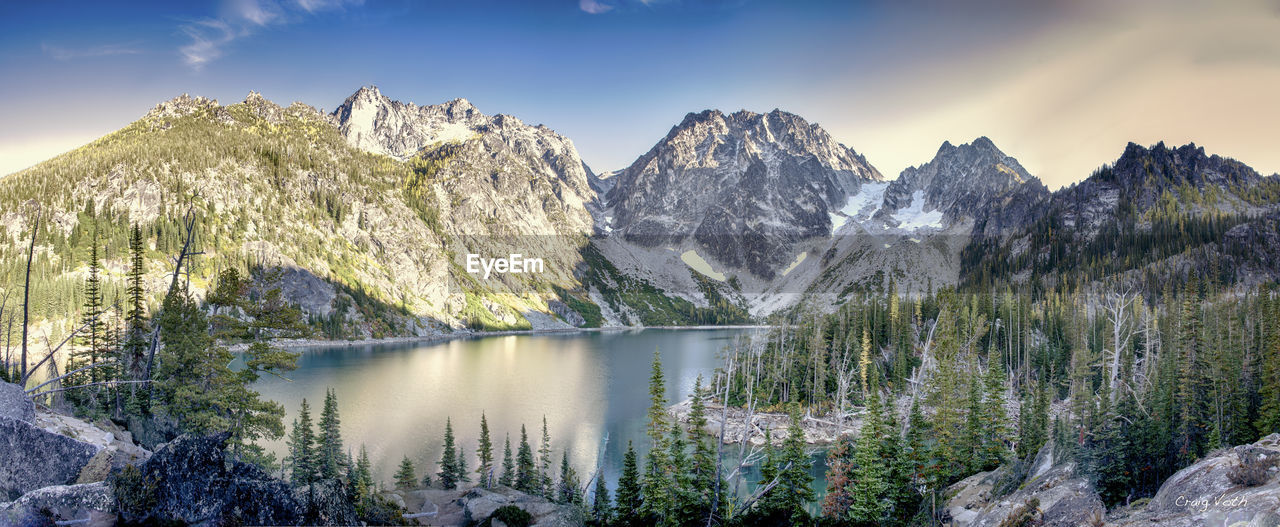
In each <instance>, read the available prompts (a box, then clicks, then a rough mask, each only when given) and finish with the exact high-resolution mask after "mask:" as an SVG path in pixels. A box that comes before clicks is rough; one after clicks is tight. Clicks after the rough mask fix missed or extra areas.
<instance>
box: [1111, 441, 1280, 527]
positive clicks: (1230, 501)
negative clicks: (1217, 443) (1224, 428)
mask: <svg viewBox="0 0 1280 527" xmlns="http://www.w3.org/2000/svg"><path fill="white" fill-rule="evenodd" d="M1242 463H1243V464H1247V465H1250V466H1253V467H1254V468H1255V469H1256V470H1257V471H1258V475H1257V479H1255V480H1254V481H1252V482H1248V483H1245V482H1237V481H1233V478H1232V472H1233V471H1235V470H1237V469H1238V467H1240V465H1241V464H1242ZM1110 520H1111V521H1110V522H1108V523H1110V524H1112V525H1117V526H1126V527H1130V526H1132V527H1137V526H1139V525H1162V526H1171V527H1192V526H1197V525H1244V526H1277V525H1280V434H1271V435H1269V436H1267V437H1264V438H1262V439H1261V440H1259V441H1258V442H1256V443H1253V444H1252V445H1241V446H1237V447H1235V448H1230V449H1224V450H1220V451H1218V452H1216V453H1214V454H1211V455H1209V456H1207V457H1205V458H1204V459H1201V460H1200V461H1197V462H1196V463H1195V464H1193V465H1191V466H1189V467H1187V468H1184V469H1182V470H1179V471H1178V472H1177V473H1175V474H1174V475H1172V476H1170V477H1169V479H1168V480H1166V481H1165V482H1164V484H1163V485H1161V486H1160V491H1159V492H1157V493H1156V495H1155V497H1153V498H1151V502H1150V503H1148V504H1147V505H1146V507H1142V508H1137V509H1134V510H1124V509H1122V510H1120V511H1117V514H1115V515H1113V517H1112V518H1110Z"/></svg>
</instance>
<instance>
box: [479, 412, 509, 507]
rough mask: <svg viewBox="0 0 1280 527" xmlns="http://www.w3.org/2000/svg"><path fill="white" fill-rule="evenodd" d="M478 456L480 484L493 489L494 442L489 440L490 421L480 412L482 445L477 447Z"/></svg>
mask: <svg viewBox="0 0 1280 527" xmlns="http://www.w3.org/2000/svg"><path fill="white" fill-rule="evenodd" d="M508 446H510V445H508ZM476 456H477V457H479V458H480V464H479V465H477V466H476V474H477V475H478V476H479V478H480V479H479V482H480V484H481V485H484V487H485V488H489V487H492V486H493V441H492V440H490V439H489V421H488V420H487V419H485V416H484V412H480V445H479V446H478V447H476Z"/></svg>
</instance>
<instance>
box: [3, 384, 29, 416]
mask: <svg viewBox="0 0 1280 527" xmlns="http://www.w3.org/2000/svg"><path fill="white" fill-rule="evenodd" d="M0 417H8V418H9V419H17V420H19V421H26V422H28V423H30V422H31V420H32V419H35V417H36V407H35V404H33V403H32V402H31V398H29V397H27V394H26V392H25V391H23V389H22V387H21V386H18V385H16V384H10V383H7V382H4V381H0Z"/></svg>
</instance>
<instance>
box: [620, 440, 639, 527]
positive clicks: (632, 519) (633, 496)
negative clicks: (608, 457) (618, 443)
mask: <svg viewBox="0 0 1280 527" xmlns="http://www.w3.org/2000/svg"><path fill="white" fill-rule="evenodd" d="M643 494H644V489H642V488H641V486H640V467H639V463H638V462H637V460H636V450H635V448H634V447H632V445H631V442H630V441H627V452H626V454H623V456H622V476H620V477H619V478H618V496H617V499H616V500H615V501H614V503H615V512H616V514H617V523H618V524H619V525H644V523H643V520H642V507H643V505H644V503H643V501H642V500H643V499H644V498H643Z"/></svg>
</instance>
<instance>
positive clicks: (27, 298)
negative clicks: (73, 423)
mask: <svg viewBox="0 0 1280 527" xmlns="http://www.w3.org/2000/svg"><path fill="white" fill-rule="evenodd" d="M39 233H40V203H36V221H35V226H34V227H33V228H32V229H31V246H30V247H28V248H27V277H26V281H25V282H24V285H23V286H22V356H21V357H20V358H19V360H20V361H22V375H19V378H21V379H22V385H23V386H25V385H26V382H27V325H28V324H29V323H30V322H31V259H32V257H33V256H34V255H35V254H36V235H37V234H39Z"/></svg>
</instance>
